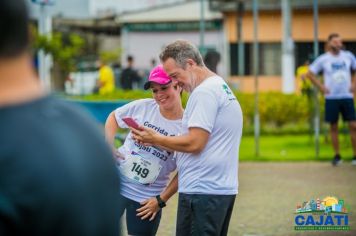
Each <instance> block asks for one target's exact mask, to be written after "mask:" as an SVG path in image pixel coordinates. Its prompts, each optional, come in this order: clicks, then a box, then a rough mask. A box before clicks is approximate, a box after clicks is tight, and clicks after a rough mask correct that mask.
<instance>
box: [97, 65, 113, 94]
mask: <svg viewBox="0 0 356 236" xmlns="http://www.w3.org/2000/svg"><path fill="white" fill-rule="evenodd" d="M98 89H99V94H100V95H107V94H110V93H113V92H114V91H115V76H114V72H113V70H112V69H111V67H110V66H108V65H106V63H104V61H103V60H99V80H98Z"/></svg>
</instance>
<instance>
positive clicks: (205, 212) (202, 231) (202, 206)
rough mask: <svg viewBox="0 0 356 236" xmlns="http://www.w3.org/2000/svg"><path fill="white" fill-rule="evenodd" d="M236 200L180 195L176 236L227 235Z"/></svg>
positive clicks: (222, 197)
mask: <svg viewBox="0 0 356 236" xmlns="http://www.w3.org/2000/svg"><path fill="white" fill-rule="evenodd" d="M235 198H236V195H207V194H184V193H179V200H178V216H177V230H176V235H177V236H187V235H214V236H217V235H227V231H228V228H229V222H230V218H231V214H232V209H233V207H234V202H235Z"/></svg>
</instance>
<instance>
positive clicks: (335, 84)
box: [307, 33, 356, 166]
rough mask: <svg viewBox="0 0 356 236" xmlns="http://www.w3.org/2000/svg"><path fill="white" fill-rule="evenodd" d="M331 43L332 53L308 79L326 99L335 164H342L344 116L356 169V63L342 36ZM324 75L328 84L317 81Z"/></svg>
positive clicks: (317, 64) (315, 66) (321, 58)
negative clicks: (355, 96)
mask: <svg viewBox="0 0 356 236" xmlns="http://www.w3.org/2000/svg"><path fill="white" fill-rule="evenodd" d="M327 43H328V51H327V52H326V53H324V54H322V55H320V56H319V57H318V58H316V59H315V61H314V62H313V63H312V64H311V65H310V66H309V72H308V74H307V77H309V78H310V80H311V81H312V83H313V84H314V85H316V86H317V87H318V88H319V90H320V91H321V92H322V93H323V94H324V95H325V121H326V122H328V123H330V133H331V141H332V145H333V148H334V152H335V156H334V159H333V160H332V164H333V165H334V166H337V165H339V164H340V163H341V156H340V148H339V140H338V118H339V113H341V114H342V118H343V120H344V121H346V122H348V123H349V128H350V136H351V144H352V148H353V153H354V157H353V159H352V164H353V165H356V121H355V120H356V117H355V108H354V100H353V93H354V92H355V86H356V78H355V73H354V72H355V70H356V59H355V56H354V55H353V54H352V53H351V52H349V51H345V50H342V48H343V45H342V40H341V37H340V36H339V35H338V34H335V33H333V34H330V35H329V37H328V41H327ZM321 71H323V76H324V84H322V83H321V82H320V81H319V80H318V79H317V78H316V75H317V74H319V73H320V72H321ZM351 71H352V72H351ZM352 74H353V76H352ZM352 77H353V78H352Z"/></svg>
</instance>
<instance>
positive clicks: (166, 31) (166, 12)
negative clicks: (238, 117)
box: [117, 0, 228, 77]
mask: <svg viewBox="0 0 356 236" xmlns="http://www.w3.org/2000/svg"><path fill="white" fill-rule="evenodd" d="M200 16H201V5H200V1H199V0H191V1H183V2H178V3H174V4H165V5H160V6H156V7H151V8H148V9H143V10H138V11H133V12H128V13H124V14H121V15H118V17H117V22H119V23H120V25H121V42H122V57H121V61H122V63H123V64H124V63H125V62H126V58H127V56H128V55H132V56H133V57H134V58H135V67H136V68H139V69H150V68H151V66H152V65H151V61H152V60H153V59H154V60H155V61H156V62H159V58H158V56H159V53H160V51H161V50H162V48H163V47H164V46H165V45H167V44H168V43H170V42H173V41H174V40H177V39H185V40H189V41H191V42H193V43H194V44H195V45H197V46H201V45H200V44H201V35H200V19H201V18H200ZM204 19H205V31H204V32H205V33H204V35H203V36H204V38H203V41H204V48H200V49H201V51H203V54H204V52H205V51H206V50H209V49H214V50H216V51H218V52H219V53H220V55H221V61H220V64H219V66H218V69H217V70H218V72H219V74H221V75H222V76H223V77H224V76H225V75H227V74H228V70H227V69H226V68H227V67H226V66H225V65H226V61H227V54H226V51H227V48H226V45H227V40H226V38H225V35H226V34H225V33H224V31H223V19H222V14H221V13H220V12H217V11H211V10H210V9H209V5H208V1H204ZM222 65H224V66H222Z"/></svg>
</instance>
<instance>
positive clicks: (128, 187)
mask: <svg viewBox="0 0 356 236" xmlns="http://www.w3.org/2000/svg"><path fill="white" fill-rule="evenodd" d="M124 117H131V118H133V119H134V120H135V121H136V122H137V123H138V124H140V125H141V126H145V127H148V128H151V129H154V130H156V131H157V132H158V133H160V134H162V135H165V136H176V135H178V134H179V132H180V129H181V120H168V119H166V118H164V117H163V116H162V115H161V113H160V111H159V106H158V104H157V103H156V101H155V100H154V99H140V100H137V101H134V102H131V103H129V104H126V105H124V106H122V107H119V108H117V109H116V110H115V118H116V121H117V123H118V125H119V126H120V127H121V128H128V126H127V125H126V124H125V123H124V122H123V121H122V118H124ZM118 151H119V152H120V153H122V154H123V155H124V156H125V160H122V161H119V169H120V173H121V176H122V178H121V180H122V182H121V194H122V195H123V196H124V197H126V198H129V199H131V200H134V201H136V202H142V201H144V200H146V199H148V198H150V197H154V196H156V195H158V194H160V193H161V192H162V191H163V190H164V188H165V187H166V186H167V183H168V181H169V174H170V173H171V172H172V171H174V170H175V169H176V160H175V155H174V152H173V151H166V150H163V149H161V148H158V147H154V146H143V145H140V144H138V143H137V142H135V141H134V140H133V139H132V137H131V132H130V133H129V134H128V136H127V137H126V140H125V142H124V144H123V145H122V146H121V147H120V148H118Z"/></svg>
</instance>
